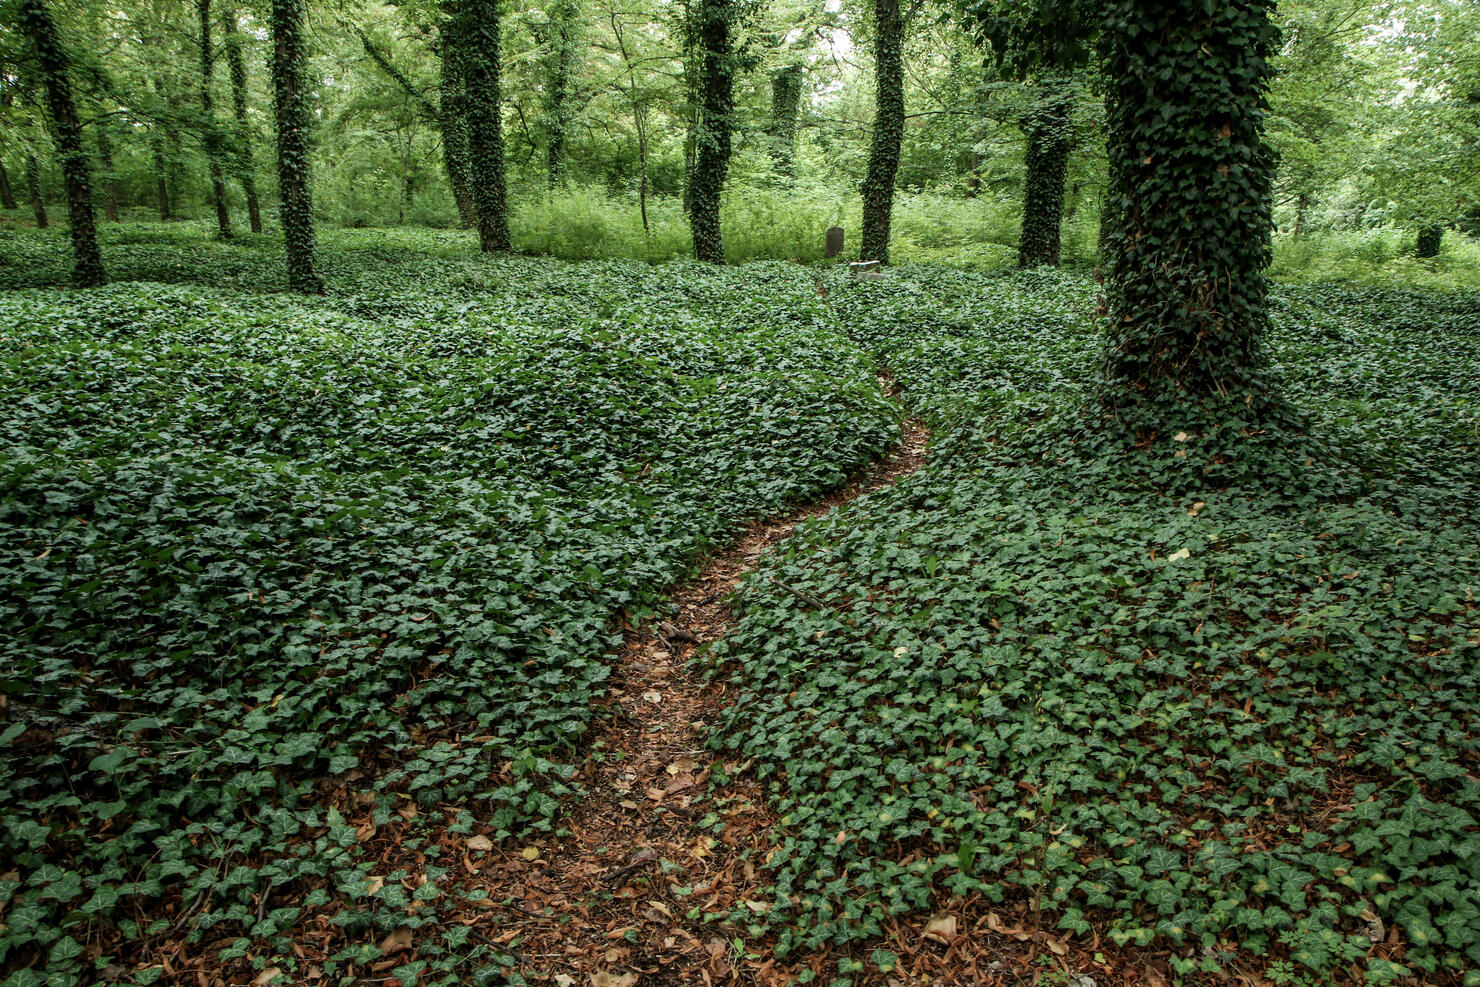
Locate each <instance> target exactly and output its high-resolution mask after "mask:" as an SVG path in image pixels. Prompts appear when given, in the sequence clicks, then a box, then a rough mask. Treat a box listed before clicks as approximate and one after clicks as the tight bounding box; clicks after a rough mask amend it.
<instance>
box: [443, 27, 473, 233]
mask: <svg viewBox="0 0 1480 987" xmlns="http://www.w3.org/2000/svg"><path fill="white" fill-rule="evenodd" d="M456 33H457V25H456V22H453V23H452V24H451V26H450V27H447V28H444V29H443V33H442V79H441V83H440V94H441V104H442V105H441V107H440V110H439V112H438V114H437V119H438V120H440V121H441V125H442V161H443V163H444V164H445V165H446V167H447V180H448V181H449V182H450V183H451V184H452V198H453V200H454V201H455V202H456V203H457V215H458V218H459V219H460V220H461V221H462V226H463V229H465V230H471V229H473V228H474V227H475V226H477V225H478V210H477V208H476V207H475V206H474V205H473V187H472V185H471V184H470V182H469V179H468V171H469V168H470V165H469V161H468V159H469V158H470V157H471V156H472V151H471V150H470V148H469V146H468V115H467V97H466V94H465V93H464V91H463V81H462V78H461V77H460V76H459V75H458V73H457V37H456Z"/></svg>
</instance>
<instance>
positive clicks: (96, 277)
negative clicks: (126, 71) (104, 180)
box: [19, 0, 107, 287]
mask: <svg viewBox="0 0 1480 987" xmlns="http://www.w3.org/2000/svg"><path fill="white" fill-rule="evenodd" d="M19 22H20V29H21V33H22V34H23V35H25V36H26V38H28V39H29V40H30V42H31V46H32V48H33V49H34V51H35V54H36V74H37V76H38V77H39V79H40V81H41V86H42V89H43V90H44V91H45V93H46V106H47V109H48V110H49V111H50V114H51V130H52V137H53V140H54V142H55V144H56V150H57V158H58V159H59V160H60V161H61V164H62V178H63V180H64V181H65V182H66V185H67V213H68V217H69V220H70V222H71V227H72V264H73V266H72V282H73V284H76V285H77V286H79V287H92V286H95V285H100V284H103V283H104V282H105V281H107V276H106V274H105V273H104V271H103V255H102V253H101V252H100V251H99V249H98V229H97V222H96V219H95V217H94V216H93V203H92V177H91V175H90V174H89V170H88V161H87V152H86V151H85V150H84V149H83V147H82V126H81V124H80V123H79V122H78V119H77V103H76V101H75V100H74V99H73V97H72V80H71V78H70V77H69V75H68V68H69V64H70V59H69V58H68V55H67V48H66V46H65V44H64V43H63V42H62V37H61V34H60V33H59V32H58V31H57V26H56V22H55V21H54V20H52V16H51V11H49V10H48V9H47V8H46V4H45V2H44V0H20V5H19ZM28 165H29V166H30V167H31V170H32V174H33V175H34V174H35V163H34V157H33V158H32V160H31V161H30V162H28ZM32 196H33V199H35V200H37V201H39V200H40V189H39V184H35V185H33V192H32ZM42 212H44V209H38V210H37V221H38V225H43V224H42V223H41V213H42Z"/></svg>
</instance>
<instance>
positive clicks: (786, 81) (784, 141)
mask: <svg viewBox="0 0 1480 987" xmlns="http://www.w3.org/2000/svg"><path fill="white" fill-rule="evenodd" d="M803 72H804V69H803V66H802V63H801V62H793V63H792V64H790V65H785V66H782V67H781V68H780V69H777V70H776V74H775V75H773V76H772V77H771V165H772V167H774V168H775V170H776V174H778V175H781V176H782V177H783V178H791V177H792V176H793V175H794V174H795V173H796V153H797V113H798V111H799V110H800V109H801V105H802V76H803Z"/></svg>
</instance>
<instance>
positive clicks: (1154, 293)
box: [1101, 0, 1278, 420]
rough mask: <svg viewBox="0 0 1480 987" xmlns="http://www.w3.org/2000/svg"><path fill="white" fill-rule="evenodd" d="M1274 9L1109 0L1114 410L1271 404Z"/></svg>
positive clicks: (1246, 1)
mask: <svg viewBox="0 0 1480 987" xmlns="http://www.w3.org/2000/svg"><path fill="white" fill-rule="evenodd" d="M1273 7H1274V2H1273V0H1224V2H1222V3H1218V4H1213V5H1209V4H1206V3H1204V2H1203V0H1162V2H1160V3H1158V4H1147V3H1144V2H1143V0H1109V2H1108V3H1107V4H1106V10H1105V14H1106V16H1105V22H1104V23H1105V30H1104V32H1103V34H1102V41H1101V45H1102V49H1103V51H1102V54H1103V56H1104V68H1105V78H1106V79H1107V80H1108V87H1109V92H1108V104H1109V128H1110V137H1109V141H1108V151H1109V156H1110V161H1111V181H1112V199H1114V200H1115V201H1116V202H1117V207H1116V209H1115V211H1114V218H1115V220H1116V226H1115V229H1114V230H1113V232H1112V244H1113V247H1112V251H1111V252H1112V254H1113V266H1112V268H1111V272H1110V283H1109V286H1108V308H1109V315H1110V339H1109V348H1108V355H1107V379H1106V382H1105V389H1104V392H1103V396H1104V398H1105V401H1106V404H1107V405H1108V406H1109V407H1111V408H1113V409H1126V410H1131V409H1134V408H1137V407H1140V408H1143V409H1155V410H1154V414H1155V415H1159V414H1162V413H1164V412H1165V411H1166V410H1167V408H1168V407H1171V406H1175V405H1178V404H1179V403H1180V404H1183V405H1185V404H1186V403H1187V402H1189V401H1191V402H1201V401H1204V400H1207V401H1211V400H1213V399H1220V400H1222V401H1232V402H1234V403H1235V404H1237V405H1238V406H1239V407H1240V408H1243V409H1246V410H1247V411H1249V412H1250V415H1249V417H1250V418H1252V417H1256V416H1257V415H1258V412H1259V409H1260V408H1263V407H1268V406H1270V405H1271V403H1272V398H1271V395H1270V394H1269V391H1268V385H1267V381H1266V380H1265V377H1264V375H1263V373H1262V369H1263V367H1264V351H1263V339H1264V335H1265V332H1266V330H1267V328H1268V324H1269V318H1268V314H1267V310H1266V295H1267V284H1266V282H1265V279H1264V277H1263V274H1262V271H1263V268H1264V267H1265V266H1266V265H1267V264H1268V262H1269V257H1270V229H1271V222H1270V186H1271V180H1272V178H1273V173H1274V155H1273V153H1272V152H1271V151H1270V150H1269V148H1268V146H1267V145H1266V144H1265V141H1264V115H1265V112H1266V109H1267V105H1268V104H1267V102H1266V98H1265V97H1266V92H1267V89H1268V84H1269V79H1270V77H1271V75H1272V71H1271V68H1270V65H1269V62H1268V57H1269V55H1270V53H1271V51H1272V49H1273V46H1274V44H1275V43H1276V41H1277V40H1278V31H1277V29H1276V28H1275V27H1274V26H1273V25H1272V24H1271V23H1270V20H1269V14H1270V11H1271V10H1272V9H1273ZM1240 414H1243V412H1240ZM1246 420H1247V419H1246Z"/></svg>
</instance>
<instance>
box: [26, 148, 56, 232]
mask: <svg viewBox="0 0 1480 987" xmlns="http://www.w3.org/2000/svg"><path fill="white" fill-rule="evenodd" d="M26 193H27V194H28V195H29V196H30V199H31V215H33V216H35V217H36V228H37V229H38V230H44V229H46V228H47V227H48V226H50V225H51V220H50V219H48V218H47V215H46V200H45V199H43V198H42V197H41V165H40V163H39V162H38V161H37V160H36V152H35V151H31V150H27V151H26Z"/></svg>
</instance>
